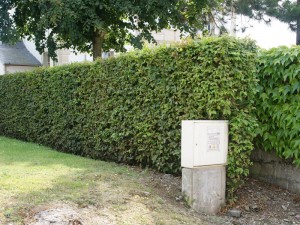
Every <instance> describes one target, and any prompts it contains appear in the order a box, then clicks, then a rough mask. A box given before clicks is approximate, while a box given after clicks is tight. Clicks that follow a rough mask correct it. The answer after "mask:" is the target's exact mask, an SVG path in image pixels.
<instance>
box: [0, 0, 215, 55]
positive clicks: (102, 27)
mask: <svg viewBox="0 0 300 225" xmlns="http://www.w3.org/2000/svg"><path fill="white" fill-rule="evenodd" d="M218 1H219V0H218ZM218 1H217V2H218ZM209 4H210V1H208V0H189V1H186V0H163V1H158V0H1V2H0V40H2V41H6V42H8V41H9V42H13V41H15V40H16V37H17V36H18V37H21V38H24V37H26V38H28V39H32V40H34V42H35V45H36V47H37V50H38V51H39V52H40V53H42V52H43V51H44V49H45V48H48V51H49V55H50V56H51V57H52V58H55V57H56V54H55V50H57V49H61V48H73V49H75V50H77V51H79V52H92V53H93V56H94V59H95V58H97V57H100V56H101V54H102V50H108V49H110V48H113V49H115V50H117V51H124V50H125V49H124V45H125V43H127V42H129V43H131V44H132V45H133V46H134V47H141V45H142V41H143V40H148V41H154V40H153V37H152V35H151V32H152V31H159V30H162V29H163V28H168V27H173V28H175V29H178V30H180V31H181V32H188V33H191V34H195V32H196V30H197V28H199V27H203V25H204V24H205V20H201V17H199V14H201V11H202V10H203V9H204V8H205V7H207V6H208V5H209ZM210 7H212V5H211V4H210ZM199 18H200V20H199ZM134 31H136V33H138V34H135V32H134Z"/></svg>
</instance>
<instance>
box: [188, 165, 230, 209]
mask: <svg viewBox="0 0 300 225" xmlns="http://www.w3.org/2000/svg"><path fill="white" fill-rule="evenodd" d="M225 188H226V169H225V166H224V165H222V166H203V167H197V168H182V192H183V194H184V196H185V198H186V200H187V202H188V204H189V205H190V206H191V207H192V208H193V209H194V210H195V211H197V212H203V213H207V214H216V213H217V212H218V211H219V209H220V207H221V206H222V205H224V204H225Z"/></svg>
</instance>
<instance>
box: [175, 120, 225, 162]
mask: <svg viewBox="0 0 300 225" xmlns="http://www.w3.org/2000/svg"><path fill="white" fill-rule="evenodd" d="M227 152H228V121H226V120H183V121H182V134H181V166H182V167H185V168H194V167H199V166H210V165H225V164H227Z"/></svg>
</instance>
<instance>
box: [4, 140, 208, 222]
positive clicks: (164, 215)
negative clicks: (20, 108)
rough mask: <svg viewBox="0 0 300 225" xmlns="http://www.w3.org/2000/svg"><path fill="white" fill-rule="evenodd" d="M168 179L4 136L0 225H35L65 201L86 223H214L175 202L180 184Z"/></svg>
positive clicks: (180, 202)
mask: <svg viewBox="0 0 300 225" xmlns="http://www.w3.org/2000/svg"><path fill="white" fill-rule="evenodd" d="M164 177H165V176H164V175H162V174H155V173H154V172H152V171H147V170H141V169H138V168H133V167H129V166H122V165H117V164H115V163H107V162H103V161H99V160H92V159H87V158H83V157H79V156H74V155H70V154H65V153H60V152H57V151H54V150H51V149H49V148H46V147H43V146H39V145H36V144H32V143H26V142H21V141H18V140H14V139H9V138H6V137H2V136H0V224H9V223H12V224H23V223H25V224H31V223H30V222H26V221H31V222H32V221H34V218H35V217H34V216H35V215H36V214H37V213H38V212H40V211H41V210H45V209H51V208H57V207H58V206H61V205H64V206H66V205H67V206H70V207H71V208H73V209H74V210H75V211H76V212H77V213H78V214H79V215H80V216H81V217H80V218H81V219H82V220H83V221H88V219H90V222H85V223H84V222H83V224H88V225H89V224H124V225H127V224H128V225H129V224H170V225H171V224H172V225H174V224H211V222H210V223H208V222H204V221H203V220H202V219H200V216H199V215H197V214H195V213H194V212H193V211H192V210H190V209H188V208H187V207H186V205H185V203H184V202H183V201H176V200H175V197H176V196H178V195H180V185H179V187H176V185H175V186H174V185H173V186H172V185H171V183H172V182H173V181H174V179H175V181H176V178H172V182H171V180H170V181H167V183H164V181H163V178H164ZM168 182H170V185H171V186H169V184H168ZM104 218H105V220H106V221H107V223H100V222H101V221H103V220H104ZM32 224H34V223H32Z"/></svg>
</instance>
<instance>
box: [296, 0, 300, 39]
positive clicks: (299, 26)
mask: <svg viewBox="0 0 300 225" xmlns="http://www.w3.org/2000/svg"><path fill="white" fill-rule="evenodd" d="M297 6H298V7H300V0H297ZM299 17H300V16H298V19H297V30H296V45H300V18H299Z"/></svg>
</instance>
